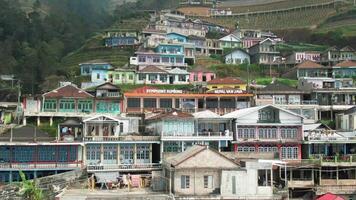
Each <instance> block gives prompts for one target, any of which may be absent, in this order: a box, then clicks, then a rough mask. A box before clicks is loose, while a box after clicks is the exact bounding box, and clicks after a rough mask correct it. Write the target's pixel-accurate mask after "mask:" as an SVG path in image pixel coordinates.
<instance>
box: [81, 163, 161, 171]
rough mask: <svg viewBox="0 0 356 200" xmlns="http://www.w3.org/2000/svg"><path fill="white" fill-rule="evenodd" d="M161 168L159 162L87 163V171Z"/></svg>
mask: <svg viewBox="0 0 356 200" xmlns="http://www.w3.org/2000/svg"><path fill="white" fill-rule="evenodd" d="M160 169H162V166H161V164H159V163H142V164H117V165H115V164H112V165H102V166H99V165H88V167H87V171H88V172H93V171H147V170H160Z"/></svg>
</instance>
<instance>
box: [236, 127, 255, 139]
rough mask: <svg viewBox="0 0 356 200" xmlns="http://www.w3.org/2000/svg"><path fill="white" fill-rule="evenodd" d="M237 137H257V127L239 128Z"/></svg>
mask: <svg viewBox="0 0 356 200" xmlns="http://www.w3.org/2000/svg"><path fill="white" fill-rule="evenodd" d="M237 138H241V139H249V138H255V128H238V129H237Z"/></svg>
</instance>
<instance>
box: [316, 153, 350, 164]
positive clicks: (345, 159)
mask: <svg viewBox="0 0 356 200" xmlns="http://www.w3.org/2000/svg"><path fill="white" fill-rule="evenodd" d="M310 160H312V161H315V162H319V163H320V164H321V165H322V166H341V165H342V166H355V165H356V154H345V155H336V156H326V155H324V154H311V155H310Z"/></svg>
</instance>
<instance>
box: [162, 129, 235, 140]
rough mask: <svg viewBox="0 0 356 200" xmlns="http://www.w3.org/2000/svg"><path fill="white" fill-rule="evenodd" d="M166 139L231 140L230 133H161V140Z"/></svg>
mask: <svg viewBox="0 0 356 200" xmlns="http://www.w3.org/2000/svg"><path fill="white" fill-rule="evenodd" d="M168 137H193V138H210V137H211V138H227V139H230V138H231V139H232V137H233V135H232V132H231V133H230V132H226V133H225V132H210V131H204V132H196V133H182V132H174V133H162V138H168Z"/></svg>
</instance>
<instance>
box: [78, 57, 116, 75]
mask: <svg viewBox="0 0 356 200" xmlns="http://www.w3.org/2000/svg"><path fill="white" fill-rule="evenodd" d="M79 67H80V75H82V76H89V75H91V74H92V71H93V70H94V69H96V70H109V69H112V66H111V65H110V64H109V63H107V62H104V61H102V60H92V61H88V62H86V63H80V64H79Z"/></svg>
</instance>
